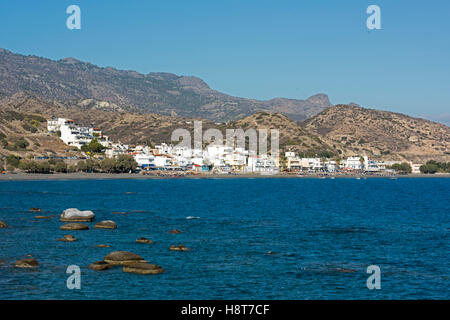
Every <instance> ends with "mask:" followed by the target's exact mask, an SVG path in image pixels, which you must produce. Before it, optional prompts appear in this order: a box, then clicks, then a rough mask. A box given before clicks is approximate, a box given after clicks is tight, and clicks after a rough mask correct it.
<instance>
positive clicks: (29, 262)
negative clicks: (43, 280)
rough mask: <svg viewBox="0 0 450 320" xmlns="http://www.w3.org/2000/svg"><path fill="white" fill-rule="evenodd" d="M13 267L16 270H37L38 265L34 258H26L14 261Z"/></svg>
mask: <svg viewBox="0 0 450 320" xmlns="http://www.w3.org/2000/svg"><path fill="white" fill-rule="evenodd" d="M14 267H16V268H37V267H39V263H38V262H37V260H36V259H34V258H26V259H21V260H18V261H16V263H14Z"/></svg>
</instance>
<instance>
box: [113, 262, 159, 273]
mask: <svg viewBox="0 0 450 320" xmlns="http://www.w3.org/2000/svg"><path fill="white" fill-rule="evenodd" d="M122 271H123V272H129V273H136V274H159V273H163V272H164V269H163V268H161V267H160V266H158V265H156V264H151V263H147V262H141V263H133V264H130V265H126V266H123V268H122Z"/></svg>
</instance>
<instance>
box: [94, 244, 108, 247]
mask: <svg viewBox="0 0 450 320" xmlns="http://www.w3.org/2000/svg"><path fill="white" fill-rule="evenodd" d="M96 247H97V248H109V247H110V245H109V244H97V245H96Z"/></svg>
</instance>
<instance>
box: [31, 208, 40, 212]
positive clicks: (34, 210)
mask: <svg viewBox="0 0 450 320" xmlns="http://www.w3.org/2000/svg"><path fill="white" fill-rule="evenodd" d="M28 211H29V212H42V209H41V208H30V210H28Z"/></svg>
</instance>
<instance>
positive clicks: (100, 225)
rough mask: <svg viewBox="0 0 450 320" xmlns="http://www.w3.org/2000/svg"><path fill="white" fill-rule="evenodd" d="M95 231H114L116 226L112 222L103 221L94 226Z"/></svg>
mask: <svg viewBox="0 0 450 320" xmlns="http://www.w3.org/2000/svg"><path fill="white" fill-rule="evenodd" d="M94 228H95V229H116V228H117V224H116V223H115V222H114V221H112V220H104V221H100V222H98V223H96V224H95V226H94Z"/></svg>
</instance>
